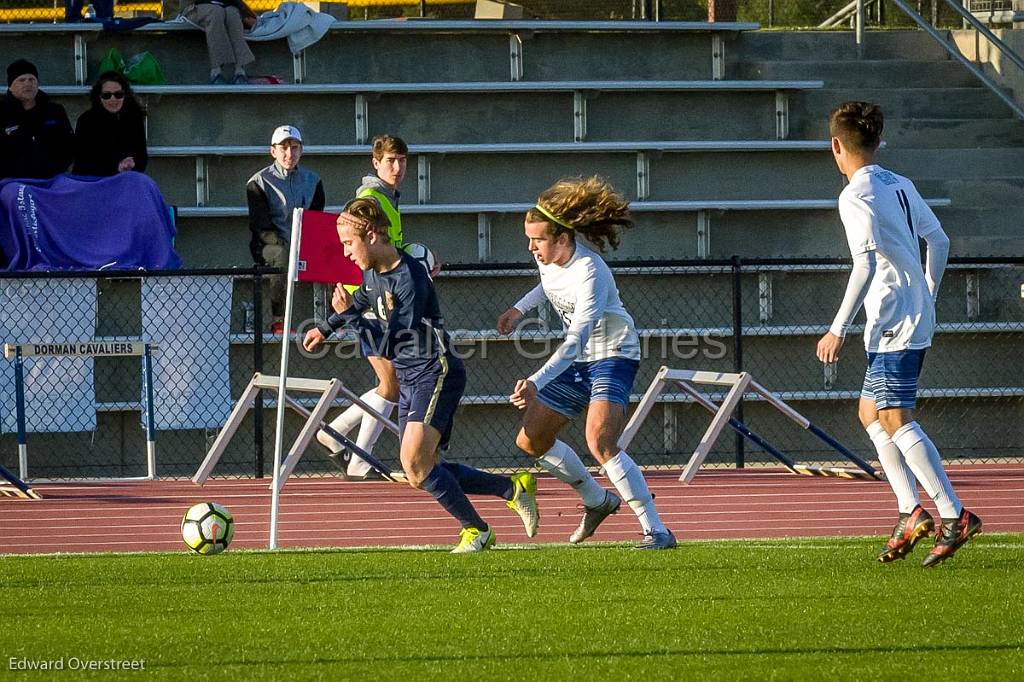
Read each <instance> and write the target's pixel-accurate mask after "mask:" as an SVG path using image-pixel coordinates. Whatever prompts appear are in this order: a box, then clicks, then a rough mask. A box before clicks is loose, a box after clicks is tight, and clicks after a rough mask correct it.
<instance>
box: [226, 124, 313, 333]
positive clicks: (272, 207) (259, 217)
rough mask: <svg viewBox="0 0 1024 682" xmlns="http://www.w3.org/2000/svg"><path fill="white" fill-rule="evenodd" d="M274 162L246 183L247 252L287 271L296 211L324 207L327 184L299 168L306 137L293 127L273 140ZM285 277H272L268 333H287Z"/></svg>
mask: <svg viewBox="0 0 1024 682" xmlns="http://www.w3.org/2000/svg"><path fill="white" fill-rule="evenodd" d="M270 155H271V156H272V157H273V158H274V163H272V164H270V165H269V166H267V167H266V168H264V169H263V170H261V171H259V172H258V173H256V174H255V175H253V176H252V177H251V178H249V182H248V184H247V185H246V196H247V198H248V201H249V229H250V230H251V231H252V239H251V241H250V242H249V250H250V251H251V252H252V259H253V262H255V263H256V264H257V265H269V266H271V267H276V268H287V267H288V242H289V240H290V239H291V230H292V217H291V216H292V210H293V209H296V208H309V209H312V210H314V211H322V210H323V209H324V202H325V199H324V186H323V183H322V182H321V181H320V176H319V175H317V174H316V173H314V172H313V171H311V170H307V169H305V168H299V159H301V158H302V134H301V133H300V132H299V129H298V128H296V127H295V126H290V125H283V126H279V127H278V128H277V129H276V130H274V134H273V136H272V137H271V138H270ZM284 293H285V277H284V275H275V276H273V277H271V278H270V311H271V314H272V315H273V316H274V320H273V322H272V323H271V325H270V331H271V333H274V334H283V333H284Z"/></svg>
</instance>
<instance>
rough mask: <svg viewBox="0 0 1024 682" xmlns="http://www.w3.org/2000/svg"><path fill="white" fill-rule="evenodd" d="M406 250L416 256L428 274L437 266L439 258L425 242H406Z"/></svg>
mask: <svg viewBox="0 0 1024 682" xmlns="http://www.w3.org/2000/svg"><path fill="white" fill-rule="evenodd" d="M405 252H406V253H407V254H409V255H410V256H412V257H413V258H415V259H416V262H417V263H419V264H420V265H422V266H423V267H424V268H425V269H426V271H427V274H428V275H429V274H430V273H431V272H433V271H434V268H435V267H436V266H437V259H436V258H434V254H433V253H432V252H431V251H430V249H428V248H427V247H425V246H423V244H415V243H414V244H406V245H405Z"/></svg>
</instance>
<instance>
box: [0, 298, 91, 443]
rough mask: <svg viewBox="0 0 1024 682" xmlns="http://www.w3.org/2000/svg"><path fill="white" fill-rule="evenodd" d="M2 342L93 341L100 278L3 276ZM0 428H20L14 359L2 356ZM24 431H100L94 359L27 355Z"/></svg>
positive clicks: (0, 330) (0, 325) (0, 329)
mask: <svg viewBox="0 0 1024 682" xmlns="http://www.w3.org/2000/svg"><path fill="white" fill-rule="evenodd" d="M0 310H3V315H0V334H2V336H3V341H4V343H32V342H35V341H89V340H91V339H92V338H93V337H94V336H95V329H96V280H94V279H4V280H0ZM2 362H3V376H2V379H0V382H2V385H0V409H2V411H3V415H2V416H3V419H0V430H2V431H4V432H5V433H15V432H16V431H17V428H18V427H17V414H16V410H15V393H14V391H15V388H14V359H13V358H12V359H10V360H6V359H5V360H3V361H2ZM24 368H25V369H24V382H25V415H26V419H25V431H26V432H28V433H67V432H74V431H95V430H96V387H95V384H94V382H93V359H92V358H82V357H78V358H65V357H51V358H25V365H24Z"/></svg>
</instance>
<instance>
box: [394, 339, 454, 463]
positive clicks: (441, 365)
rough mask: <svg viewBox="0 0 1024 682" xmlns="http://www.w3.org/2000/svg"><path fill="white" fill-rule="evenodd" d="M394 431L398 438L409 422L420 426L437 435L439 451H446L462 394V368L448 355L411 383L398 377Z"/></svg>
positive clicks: (419, 374)
mask: <svg viewBox="0 0 1024 682" xmlns="http://www.w3.org/2000/svg"><path fill="white" fill-rule="evenodd" d="M398 379H399V398H398V429H399V438H401V437H402V436H403V435H404V434H405V425H406V424H407V423H409V422H422V423H423V424H427V425H428V426H432V427H434V428H435V429H437V430H438V431H439V432H440V434H441V443H440V445H439V446H438V448H439V449H440V450H447V449H448V440H449V439H450V438H451V435H452V424H454V423H455V410H456V409H458V407H459V402H460V401H461V400H462V394H463V393H464V392H465V391H466V367H465V365H463V364H462V360H460V359H459V358H457V357H454V356H452V355H446V356H442V358H441V360H440V361H439V362H437V363H435V365H434V366H433V367H432V368H431V369H429V370H427V371H424V372H420V373H418V374H417V375H416V377H415V378H414V379H412V380H409V381H406V379H405V377H402V376H399V378H398Z"/></svg>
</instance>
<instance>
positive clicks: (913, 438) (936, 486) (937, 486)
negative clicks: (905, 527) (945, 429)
mask: <svg viewBox="0 0 1024 682" xmlns="http://www.w3.org/2000/svg"><path fill="white" fill-rule="evenodd" d="M892 442H893V443H895V444H896V447H898V448H899V449H900V452H902V453H903V456H904V457H905V458H906V460H907V464H908V465H909V466H910V469H911V470H912V471H913V472H914V475H915V476H917V480H919V481H921V485H923V486H924V489H925V490H926V491H927V492H928V495H929V496H930V497H931V498H932V500H934V501H935V506H936V507H938V508H939V516H941V517H942V518H944V519H954V518H956V517H958V516H960V509H961V505H960V500H959V499H958V498H957V496H956V493H955V492H953V486H952V484H950V482H949V477H948V476H946V470H945V469H944V468H943V466H942V459H941V458H940V457H939V451H938V450H936V449H935V444H934V443H932V441H931V439H930V438H928V436H927V434H925V432H924V431H923V430H922V429H921V425H920V424H918V423H917V422H910V423H909V424H904V425H903V426H901V427H900V428H899V429H897V431H896V433H894V434H892Z"/></svg>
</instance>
